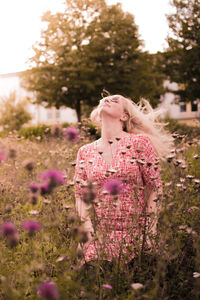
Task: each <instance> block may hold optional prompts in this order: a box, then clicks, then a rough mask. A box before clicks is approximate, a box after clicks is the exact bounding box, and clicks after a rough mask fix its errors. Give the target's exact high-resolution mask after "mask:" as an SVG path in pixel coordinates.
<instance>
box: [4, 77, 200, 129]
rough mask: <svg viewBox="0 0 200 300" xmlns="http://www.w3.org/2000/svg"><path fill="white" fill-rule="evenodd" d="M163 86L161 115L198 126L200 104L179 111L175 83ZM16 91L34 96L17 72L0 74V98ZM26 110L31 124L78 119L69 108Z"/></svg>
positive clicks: (20, 96) (32, 106) (22, 95)
mask: <svg viewBox="0 0 200 300" xmlns="http://www.w3.org/2000/svg"><path fill="white" fill-rule="evenodd" d="M164 86H165V87H168V88H169V89H170V90H172V92H167V93H165V95H164V96H162V97H161V99H160V101H161V103H160V105H159V106H160V107H162V108H164V110H165V112H164V113H163V117H165V116H169V117H171V118H173V119H177V120H178V121H179V122H180V123H185V124H188V125H191V126H200V104H198V111H197V112H192V111H191V103H187V107H186V112H181V111H180V104H176V103H175V94H174V93H173V91H176V90H177V89H178V85H177V83H174V82H173V83H171V82H169V81H168V80H166V81H165V82H164ZM14 91H15V92H16V97H17V99H18V100H20V99H23V98H25V97H29V98H30V99H33V98H34V94H33V93H30V92H27V91H26V90H25V89H23V88H22V87H21V86H20V77H19V72H18V73H10V74H4V75H0V98H1V97H8V96H9V94H10V93H11V92H14ZM27 110H28V111H29V112H30V113H31V115H32V117H33V119H32V121H30V123H32V124H38V123H45V124H55V123H64V122H69V123H76V122H77V121H78V119H77V114H76V111H75V110H73V109H71V108H66V107H61V108H60V109H59V110H56V108H55V107H51V108H45V107H44V106H42V105H36V104H31V103H30V104H28V106H27Z"/></svg>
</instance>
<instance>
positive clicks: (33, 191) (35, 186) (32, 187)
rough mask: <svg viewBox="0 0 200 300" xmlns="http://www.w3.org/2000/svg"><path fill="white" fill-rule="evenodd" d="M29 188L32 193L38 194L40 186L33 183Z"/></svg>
mask: <svg viewBox="0 0 200 300" xmlns="http://www.w3.org/2000/svg"><path fill="white" fill-rule="evenodd" d="M29 188H30V190H31V192H32V193H36V192H37V191H38V189H39V186H38V185H37V183H31V184H30V185H29Z"/></svg>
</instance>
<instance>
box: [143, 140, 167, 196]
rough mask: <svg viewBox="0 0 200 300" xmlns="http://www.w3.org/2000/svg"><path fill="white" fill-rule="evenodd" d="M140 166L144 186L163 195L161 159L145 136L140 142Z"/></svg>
mask: <svg viewBox="0 0 200 300" xmlns="http://www.w3.org/2000/svg"><path fill="white" fill-rule="evenodd" d="M138 148H139V165H140V170H141V173H142V178H143V181H144V185H145V186H147V188H148V189H149V190H153V191H157V192H158V194H162V182H161V178H160V170H159V157H158V155H157V152H156V150H155V148H154V146H153V144H152V142H151V140H150V138H149V137H148V136H143V137H142V138H141V139H140V142H139V147H138Z"/></svg>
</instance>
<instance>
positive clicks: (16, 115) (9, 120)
mask: <svg viewBox="0 0 200 300" xmlns="http://www.w3.org/2000/svg"><path fill="white" fill-rule="evenodd" d="M27 104H28V103H27V101H26V100H21V101H17V100H16V94H15V92H13V93H11V94H10V95H9V96H8V97H3V98H2V99H1V107H0V125H1V126H2V127H3V130H4V131H5V132H9V131H12V130H19V129H20V128H21V127H22V125H24V124H25V123H27V122H28V121H30V120H31V119H32V117H31V115H30V113H29V112H28V111H27V110H26V105H27Z"/></svg>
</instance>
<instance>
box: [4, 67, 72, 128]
mask: <svg viewBox="0 0 200 300" xmlns="http://www.w3.org/2000/svg"><path fill="white" fill-rule="evenodd" d="M12 92H15V93H16V99H17V100H20V99H24V98H27V97H29V98H30V99H33V97H34V93H31V92H28V91H26V90H25V89H23V88H22V87H21V86H20V78H19V72H17V73H9V74H3V75H0V99H1V98H3V97H8V96H9V95H10V94H11V93H12ZM27 110H28V111H29V112H30V114H31V115H32V120H31V121H30V122H29V123H31V124H38V123H44V124H55V123H64V122H68V123H76V122H77V114H76V111H75V110H74V109H71V108H68V107H61V108H60V109H56V108H55V107H51V108H45V107H44V106H42V105H38V104H31V103H29V104H28V105H27Z"/></svg>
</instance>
